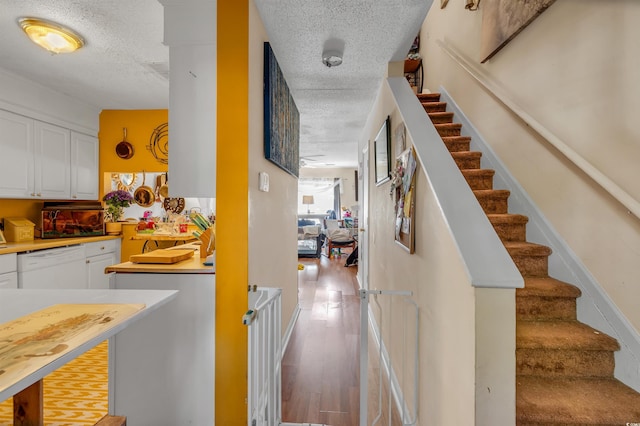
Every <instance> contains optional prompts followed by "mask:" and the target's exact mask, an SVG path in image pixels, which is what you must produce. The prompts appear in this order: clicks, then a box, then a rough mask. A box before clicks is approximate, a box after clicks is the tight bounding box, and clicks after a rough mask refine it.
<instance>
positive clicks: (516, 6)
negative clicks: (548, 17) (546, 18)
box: [480, 0, 556, 63]
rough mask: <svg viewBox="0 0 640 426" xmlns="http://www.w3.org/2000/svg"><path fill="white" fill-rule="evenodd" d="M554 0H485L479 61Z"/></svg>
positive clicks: (489, 57)
mask: <svg viewBox="0 0 640 426" xmlns="http://www.w3.org/2000/svg"><path fill="white" fill-rule="evenodd" d="M555 1H556V0H484V1H483V3H482V34H481V38H480V57H481V58H482V59H481V61H480V62H481V63H485V62H486V61H488V60H489V59H491V58H492V57H493V56H494V55H495V54H496V53H498V52H499V51H500V49H502V48H503V47H504V46H506V45H507V43H509V42H510V41H511V40H513V39H514V38H515V36H517V35H518V34H520V32H521V31H522V30H524V29H525V28H526V27H527V25H529V24H530V23H531V22H533V21H534V20H535V19H536V18H537V17H538V16H540V14H541V13H542V12H544V11H545V10H547V8H548V7H549V6H551V5H552V4H553V3H554V2H555Z"/></svg>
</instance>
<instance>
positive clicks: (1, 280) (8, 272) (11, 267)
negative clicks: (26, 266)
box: [0, 253, 18, 289]
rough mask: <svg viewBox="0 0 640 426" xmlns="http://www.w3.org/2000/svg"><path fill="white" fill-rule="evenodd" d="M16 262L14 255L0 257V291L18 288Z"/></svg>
mask: <svg viewBox="0 0 640 426" xmlns="http://www.w3.org/2000/svg"><path fill="white" fill-rule="evenodd" d="M17 270H18V260H17V257H16V254H15V253H10V254H3V255H1V256H0V289H4V288H18V273H17V272H16V271H17Z"/></svg>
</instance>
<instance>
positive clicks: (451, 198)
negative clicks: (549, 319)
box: [387, 77, 524, 288]
mask: <svg viewBox="0 0 640 426" xmlns="http://www.w3.org/2000/svg"><path fill="white" fill-rule="evenodd" d="M387 82H388V84H389V88H390V89H391V93H392V95H393V97H394V100H395V103H396V105H397V106H398V111H399V112H400V115H401V116H402V119H403V121H404V123H405V128H406V130H407V134H408V135H409V137H410V138H411V140H412V141H413V145H414V147H415V150H416V156H417V157H418V159H419V163H420V164H421V165H422V170H423V171H424V172H425V174H426V175H427V178H428V180H429V182H430V184H431V187H432V188H433V192H434V194H435V196H436V199H437V200H438V204H439V205H440V209H441V210H442V213H443V217H444V219H445V220H446V221H447V225H448V226H449V229H450V232H451V234H452V236H453V238H454V240H455V244H456V246H457V248H458V251H459V253H460V256H461V259H462V261H463V262H464V266H465V268H466V271H467V275H468V277H469V280H470V282H471V284H472V285H473V286H474V287H489V288H522V287H524V280H523V279H522V275H520V272H519V271H518V269H517V268H516V266H515V264H514V263H513V260H512V259H511V257H510V256H509V253H507V250H506V249H505V247H504V244H502V242H501V241H500V238H498V235H497V234H496V231H495V229H494V228H493V226H492V225H491V223H490V222H489V219H488V218H487V215H486V214H485V213H484V211H483V210H482V207H481V206H480V204H479V203H478V200H477V198H476V197H475V196H474V194H473V192H472V191H471V188H470V187H469V184H468V183H467V182H466V180H465V179H464V177H463V176H462V173H460V169H459V168H458V166H457V165H456V164H455V162H454V160H453V158H452V157H451V153H450V152H449V151H448V150H447V148H446V146H445V144H444V143H443V142H442V138H441V137H440V135H439V134H438V132H437V130H436V129H435V127H434V126H433V123H432V122H431V120H429V117H428V116H427V114H426V112H425V110H424V108H423V107H422V105H421V104H420V101H418V98H417V97H416V95H415V93H413V91H412V90H411V88H410V87H409V83H407V80H406V79H405V78H404V77H391V78H389V79H387Z"/></svg>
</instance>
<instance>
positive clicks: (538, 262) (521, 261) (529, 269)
mask: <svg viewBox="0 0 640 426" xmlns="http://www.w3.org/2000/svg"><path fill="white" fill-rule="evenodd" d="M511 259H513V262H514V263H515V264H516V267H517V268H518V271H520V274H522V276H523V277H547V276H549V257H548V256H514V255H511Z"/></svg>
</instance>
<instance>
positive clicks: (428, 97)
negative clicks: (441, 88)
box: [418, 93, 440, 102]
mask: <svg viewBox="0 0 640 426" xmlns="http://www.w3.org/2000/svg"><path fill="white" fill-rule="evenodd" d="M418 100H419V101H420V102H440V93H420V94H418Z"/></svg>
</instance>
